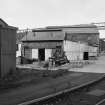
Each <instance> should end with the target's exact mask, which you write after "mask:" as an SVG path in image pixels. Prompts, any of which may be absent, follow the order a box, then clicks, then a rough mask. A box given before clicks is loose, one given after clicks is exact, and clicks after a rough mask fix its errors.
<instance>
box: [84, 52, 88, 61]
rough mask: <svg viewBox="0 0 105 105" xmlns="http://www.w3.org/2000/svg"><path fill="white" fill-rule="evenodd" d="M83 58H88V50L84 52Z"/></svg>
mask: <svg viewBox="0 0 105 105" xmlns="http://www.w3.org/2000/svg"><path fill="white" fill-rule="evenodd" d="M83 59H84V60H88V59H89V53H88V52H84V56H83Z"/></svg>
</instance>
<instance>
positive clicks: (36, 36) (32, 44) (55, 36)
mask: <svg viewBox="0 0 105 105" xmlns="http://www.w3.org/2000/svg"><path fill="white" fill-rule="evenodd" d="M64 38H65V35H64V33H63V32H62V31H61V30H48V29H47V30H46V29H40V30H39V29H38V30H34V31H33V32H28V34H27V35H26V36H25V37H23V39H22V42H23V44H24V51H23V52H24V56H25V57H26V58H36V59H39V60H42V61H43V60H47V59H48V58H49V57H51V53H52V51H54V49H55V48H56V46H61V47H63V40H64Z"/></svg>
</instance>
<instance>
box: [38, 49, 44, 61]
mask: <svg viewBox="0 0 105 105" xmlns="http://www.w3.org/2000/svg"><path fill="white" fill-rule="evenodd" d="M38 58H39V60H40V61H44V60H45V49H44V48H42V49H39V50H38Z"/></svg>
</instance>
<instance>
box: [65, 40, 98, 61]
mask: <svg viewBox="0 0 105 105" xmlns="http://www.w3.org/2000/svg"><path fill="white" fill-rule="evenodd" d="M97 48H98V47H92V46H88V45H86V44H85V43H76V42H71V41H64V51H65V53H66V56H67V58H68V59H69V60H83V53H84V52H89V56H97Z"/></svg>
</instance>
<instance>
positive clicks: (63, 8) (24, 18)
mask: <svg viewBox="0 0 105 105" xmlns="http://www.w3.org/2000/svg"><path fill="white" fill-rule="evenodd" d="M0 17H1V18H2V19H3V20H5V21H6V22H7V23H8V24H9V25H13V26H16V27H19V28H20V29H23V28H24V29H25V28H36V27H44V26H51V25H73V24H84V23H91V22H105V0H0ZM101 37H105V36H104V35H103V34H102V35H101Z"/></svg>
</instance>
